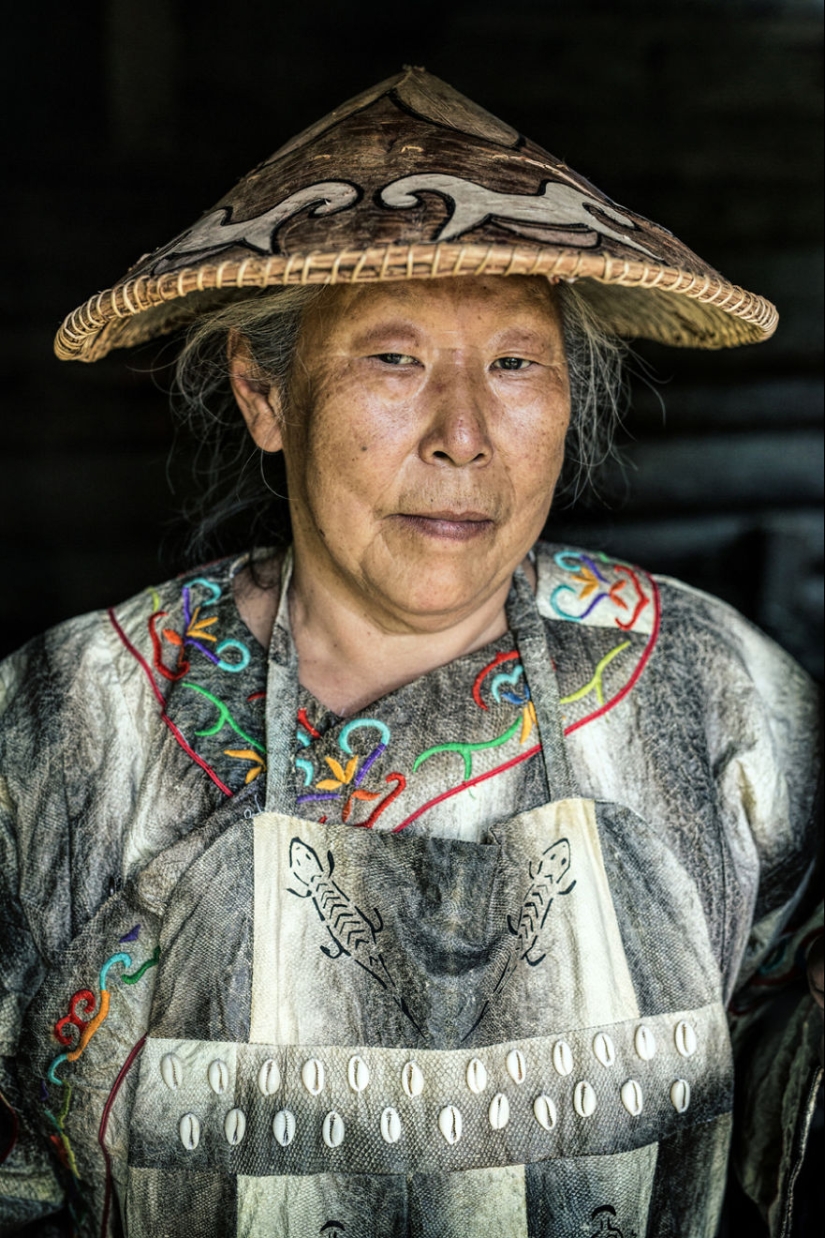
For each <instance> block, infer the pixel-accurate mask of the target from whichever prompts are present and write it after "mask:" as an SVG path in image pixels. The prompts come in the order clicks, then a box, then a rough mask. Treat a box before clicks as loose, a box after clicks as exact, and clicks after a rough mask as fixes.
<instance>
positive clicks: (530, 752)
mask: <svg viewBox="0 0 825 1238" xmlns="http://www.w3.org/2000/svg"><path fill="white" fill-rule="evenodd" d="M537 752H541V744H536V745H535V747H533V748H528V749H527V751H526V752H520V753H519V754H518V756H517V757H511V759H510V760H509V761H505V762H504V764H503V765H497V766H496V768H495V769H488V770H487V773H486V774H476V776H475V778H468V779H467V781H466V782H461V783H459V785H458V786H457V787H451V788H450V790H449V791H442V792H441V794H440V795H436V796H435V798H434V799H431V800H428V801H427V803H426V804H422V805H421V807H420V808H416V810H415V812H413V813H410V815H409V817H406V818H405V820H403V821H402V822H401V824H400V825H396V826H395V827H394V829H393V831H392V832H393V834H397V833H398V832H399V830H403V829H404V828H405V827H406V826H408V825H411V824H412V822H413V821H415V820H416V818H418V817H420V816H421V815H422V813H425V812H426V811H427V809H428V808H434V807H435V805H436V804H440V803H441V802H442V801H443V800H448V799H449V798H450V796H451V795H458V793H459V791H466V789H467V787H474V786H475V785H476V783H478V782H484V781H485V780H486V779H487V778H495V776H496V774H503V773H504V771H505V770H506V769H512V767H513V766H514V765H518V764H519V762H521V761H526V760H527V758H528V757H534V756H535V755H536V753H537Z"/></svg>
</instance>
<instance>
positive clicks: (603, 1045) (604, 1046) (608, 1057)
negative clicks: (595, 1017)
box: [593, 1032, 616, 1066]
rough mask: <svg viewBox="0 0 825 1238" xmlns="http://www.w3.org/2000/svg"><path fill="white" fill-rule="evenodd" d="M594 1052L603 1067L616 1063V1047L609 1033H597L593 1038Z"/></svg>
mask: <svg viewBox="0 0 825 1238" xmlns="http://www.w3.org/2000/svg"><path fill="white" fill-rule="evenodd" d="M593 1052H594V1053H595V1055H596V1057H597V1059H598V1061H600V1062H601V1064H602V1066H612V1065H613V1063H614V1062H615V1061H616V1047H615V1045H614V1044H613V1041H612V1040H611V1039H610V1037H609V1036H608V1034H607V1032H597V1033H596V1035H595V1036H594V1037H593Z"/></svg>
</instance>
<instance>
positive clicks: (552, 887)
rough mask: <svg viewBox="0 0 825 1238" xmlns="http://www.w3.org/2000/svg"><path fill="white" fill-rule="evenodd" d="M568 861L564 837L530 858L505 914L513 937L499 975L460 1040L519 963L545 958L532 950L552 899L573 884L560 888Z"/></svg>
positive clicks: (530, 963) (534, 962)
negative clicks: (517, 902)
mask: <svg viewBox="0 0 825 1238" xmlns="http://www.w3.org/2000/svg"><path fill="white" fill-rule="evenodd" d="M570 863H571V857H570V843H569V842H568V841H567V839H566V838H560V839H559V841H558V842H555V843H552V844H551V846H549V847H547V848H546V849H545V850H544V851H543V852H542V853H541V857H540V859H538V860H537V861H533V860H531V861H530V863H529V864H528V866H527V872H528V875H529V877H530V885H529V886H528V889H527V893H526V894H525V895H524V898H523V899H522V903H521V907H520V908H519V912H518V915H517V916H508V917H507V928H508V929H509V931H510V933H511V934H512V935H513V937H515V939H516V940H515V942H514V943H513V944H512V946H511V948H510V950H509V951H508V952H507V955H506V957H505V960H504V964H503V966H502V968H501V971H500V973H499V977H498V979H497V980H496V982H495V984H494V986H493V989H492V991H491V993H490V995H489V997H488V998H487V1000H486V1001H485V1002H484V1004H483V1006H482V1007H481V1010H480V1012H479V1014H478V1017H477V1018H476V1020H475V1022H474V1023H473V1026H472V1027H471V1028H470V1030H469V1031H468V1032H467V1034H466V1035H465V1036H464V1037H462V1040H468V1039H469V1037H470V1036H471V1035H472V1034H473V1032H474V1031H475V1030H476V1028H477V1027H478V1026H479V1024H480V1023H481V1021H482V1019H483V1018H484V1017H485V1015H486V1014H487V1012H488V1011H489V1009H490V1006H491V1005H492V1003H493V1002H494V1001H495V1000H497V999H498V998H499V997H501V994H502V993H503V992H504V990H505V988H506V987H507V984H508V983H509V981H510V980H511V978H512V976H513V974H514V972H515V970H516V968H517V967H518V965H519V963H521V962H524V963H526V964H527V965H528V967H538V966H539V964H540V963H542V962H543V961H544V959H545V958H546V957H547V951H546V950H545V951H543V952H542V953H541V954H538V955H536V954H535V953H534V952H535V949H536V946H537V945H538V940H539V935H540V933H541V931H542V929H543V928H544V925H545V922H546V920H547V916H548V913H549V911H550V908H551V907H552V905H553V901H554V899H555V898H557V897H563V896H564V895H565V894H570V892H571V891H572V889H573V887H574V886H575V884H576V882H575V879H574V880H573V881H571V882H570V884H569V885H567V886H565V888H564V889H561V886H562V885H564V883H565V881H566V880H567V875H568V872H569V870H570Z"/></svg>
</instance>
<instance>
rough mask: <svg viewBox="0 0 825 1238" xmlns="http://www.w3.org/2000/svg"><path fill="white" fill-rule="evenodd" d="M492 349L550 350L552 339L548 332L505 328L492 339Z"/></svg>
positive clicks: (515, 327) (516, 327)
mask: <svg viewBox="0 0 825 1238" xmlns="http://www.w3.org/2000/svg"><path fill="white" fill-rule="evenodd" d="M491 342H492V345H493V347H494V348H530V349H534V350H547V349H550V350H552V348H553V343H554V341H553V338H552V336H551V334H550V332H549V331H540V330H537V329H536V328H535V327H518V326H512V327H510V326H507V327H503V328H502V329H501V331H499V332H497V334H496V335H495V336H494V337H493V339H492V341H491Z"/></svg>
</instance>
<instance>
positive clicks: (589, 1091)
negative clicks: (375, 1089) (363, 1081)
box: [178, 1079, 690, 1152]
mask: <svg viewBox="0 0 825 1238" xmlns="http://www.w3.org/2000/svg"><path fill="white" fill-rule="evenodd" d="M620 1096H621V1099H622V1104H623V1105H624V1107H625V1109H626V1110H627V1112H628V1113H629V1114H630V1115H631V1117H638V1116H639V1114H640V1113H641V1112H642V1109H643V1108H644V1098H643V1096H642V1089H641V1087H640V1085H639V1083H638V1082H637V1080H635V1079H628V1080H627V1081H626V1082H625V1083H623V1084H622V1087H621V1092H620ZM670 1101H671V1104H672V1105H673V1108H674V1109H675V1110H676V1112H677V1113H684V1112H685V1110H686V1109H687V1108H688V1106H689V1104H690V1084H689V1083H688V1081H687V1079H674V1081H673V1083H672V1084H671V1087H670ZM573 1108H574V1109H575V1111H576V1113H577V1114H578V1115H579V1117H580V1118H589V1117H591V1116H592V1115H593V1114H594V1113H595V1111H596V1093H595V1091H594V1090H593V1087H592V1085H591V1084H590V1083H588V1082H587V1080H586V1079H582V1080H580V1082H579V1083H577V1084H576V1086H575V1088H574V1089H573ZM533 1116H534V1117H535V1119H536V1121H537V1122H538V1124H539V1126H541V1127H543V1128H544V1130H546V1131H551V1130H552V1129H553V1127H554V1126H555V1125H556V1122H557V1120H558V1114H557V1110H556V1105H555V1102H554V1101H553V1100H552V1098H551V1097H549V1096H548V1095H547V1094H546V1093H545V1092H542V1093H541V1094H540V1095H539V1096H537V1097H536V1099H535V1100H534V1101H533ZM487 1117H488V1120H489V1123H490V1126H491V1127H492V1128H493V1130H494V1131H500V1130H504V1127H505V1126H506V1125H507V1123H508V1122H509V1121H510V1101H509V1100H508V1099H507V1097H506V1096H505V1094H504V1093H503V1092H497V1093H496V1095H495V1096H494V1097H493V1099H492V1100H491V1102H490V1107H489V1109H488V1111H487ZM379 1125H380V1130H381V1138H382V1139H383V1140H384V1142H385V1143H389V1144H393V1143H398V1141H399V1139H400V1138H401V1135H402V1126H401V1118H400V1116H399V1113H398V1110H397V1109H393V1108H392V1107H391V1106H388V1107H387V1108H386V1109H385V1110H384V1111H383V1112H382V1114H381V1120H380V1124H379ZM295 1127H296V1122H295V1115H294V1114H293V1113H292V1112H291V1110H289V1109H281V1110H280V1111H279V1112H278V1113H276V1114H275V1117H274V1118H273V1120H272V1133H273V1134H274V1136H275V1138H276V1140H277V1141H278V1143H279V1144H280V1146H281V1147H282V1148H287V1147H289V1145H290V1144H291V1143H292V1141H293V1139H294V1138H295ZM223 1129H224V1135H225V1136H226V1141H227V1143H229V1144H231V1145H232V1146H233V1147H235V1146H237V1145H238V1144H239V1143H240V1142H241V1140H242V1139H243V1137H244V1135H245V1134H246V1115H245V1114H244V1112H243V1110H242V1109H230V1111H229V1113H227V1115H226V1117H225V1119H224V1124H223ZM438 1129H439V1130H440V1131H441V1134H442V1135H443V1136H444V1139H445V1140H446V1141H447V1143H448V1144H456V1143H458V1141H459V1139H460V1138H461V1136H462V1133H463V1129H464V1119H463V1117H462V1114H461V1110H460V1109H459V1108H458V1107H457V1106H456V1105H445V1106H444V1108H443V1109H442V1110H441V1112H440V1113H439V1115H438ZM178 1131H179V1134H180V1141H181V1143H182V1144H183V1146H184V1148H186V1150H187V1151H188V1152H193V1151H194V1150H195V1148H197V1146H198V1144H199V1143H200V1136H201V1125H200V1120H199V1119H198V1117H197V1116H196V1114H194V1113H185V1114H184V1115H183V1117H182V1118H181V1120H180V1123H179V1125H178ZM345 1133H346V1129H345V1126H344V1119H343V1118H342V1117H341V1115H340V1113H337V1112H336V1111H335V1110H334V1109H333V1110H331V1111H330V1112H329V1113H328V1114H327V1115H326V1117H325V1118H324V1121H323V1123H322V1126H321V1137H322V1138H323V1141H324V1143H325V1144H326V1145H327V1147H328V1148H338V1147H340V1145H341V1144H342V1143H343V1142H344V1135H345Z"/></svg>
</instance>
